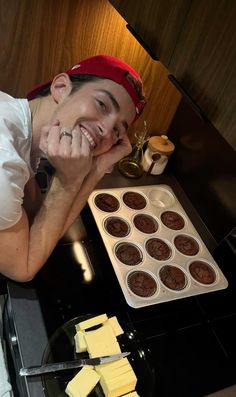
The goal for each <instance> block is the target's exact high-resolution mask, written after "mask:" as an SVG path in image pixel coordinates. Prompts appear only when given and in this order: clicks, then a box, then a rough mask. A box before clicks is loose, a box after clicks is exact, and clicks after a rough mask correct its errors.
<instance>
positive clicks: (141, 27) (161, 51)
mask: <svg viewBox="0 0 236 397" xmlns="http://www.w3.org/2000/svg"><path fill="white" fill-rule="evenodd" d="M110 2H111V3H112V4H113V5H114V6H115V7H116V9H117V10H118V11H119V12H120V13H121V15H122V16H123V17H124V18H125V19H126V21H127V22H128V23H129V24H130V25H131V26H132V28H133V29H134V30H135V32H136V33H138V34H139V36H141V38H142V39H143V40H144V42H145V43H146V44H147V45H148V46H149V47H150V48H151V49H152V51H153V52H154V54H155V56H156V57H157V58H158V59H160V61H161V62H162V63H163V64H164V65H166V66H167V67H168V64H169V62H170V59H171V56H172V54H173V51H174V49H175V46H176V42H177V40H178V36H179V34H180V32H181V30H182V27H183V24H184V21H185V18H186V15H187V14H188V11H189V8H190V5H191V2H192V0H164V1H163V0H128V1H124V0H110Z"/></svg>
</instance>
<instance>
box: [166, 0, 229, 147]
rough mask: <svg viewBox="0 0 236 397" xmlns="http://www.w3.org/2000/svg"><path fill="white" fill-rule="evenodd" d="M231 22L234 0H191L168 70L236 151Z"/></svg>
mask: <svg viewBox="0 0 236 397" xmlns="http://www.w3.org/2000/svg"><path fill="white" fill-rule="evenodd" d="M235 21H236V1H235V0H218V1H215V0H207V1H206V0H193V3H192V7H191V10H190V12H189V14H188V18H187V19H186V21H185V25H184V28H183V31H182V32H181V35H180V37H179V40H178V45H177V47H176V50H175V52H174V55H173V58H172V61H171V63H170V65H169V70H170V71H171V72H172V73H173V74H174V75H175V77H176V78H177V79H178V80H179V81H180V82H181V84H182V85H183V86H184V87H185V88H186V89H187V91H188V92H189V93H190V95H191V96H192V97H193V99H194V100H195V101H196V102H197V103H198V104H199V106H200V107H201V108H202V109H203V111H204V112H205V113H206V114H207V116H208V118H209V119H210V120H211V122H212V123H213V124H214V126H215V127H216V128H217V129H218V131H219V132H220V133H221V135H222V136H223V137H224V138H225V139H226V140H227V141H228V142H229V143H230V144H231V146H233V147H234V149H235V150H236V73H235V71H236V26H235Z"/></svg>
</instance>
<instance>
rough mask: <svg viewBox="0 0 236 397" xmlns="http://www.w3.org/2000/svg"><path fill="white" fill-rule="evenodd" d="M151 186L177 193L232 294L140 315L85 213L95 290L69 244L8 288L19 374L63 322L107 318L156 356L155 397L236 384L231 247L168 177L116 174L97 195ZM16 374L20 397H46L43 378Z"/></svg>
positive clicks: (199, 393)
mask: <svg viewBox="0 0 236 397" xmlns="http://www.w3.org/2000/svg"><path fill="white" fill-rule="evenodd" d="M153 184H168V185H170V186H171V187H172V189H173V190H174V192H175V194H176V196H177V198H178V199H179V201H180V202H181V204H182V206H183V207H184V209H185V211H186V212H187V214H188V216H189V218H190V219H191V221H192V223H193V224H194V226H195V228H196V229H197V231H198V233H199V234H200V235H201V237H202V239H203V241H204V242H205V244H206V246H207V247H208V249H209V251H210V252H211V253H212V255H213V256H214V258H215V260H216V262H217V263H218V265H219V266H220V268H221V270H222V271H223V273H224V274H225V276H226V278H227V279H228V281H229V287H228V288H227V289H226V290H222V291H217V292H212V293H210V294H204V295H199V296H195V297H190V298H184V299H179V300H176V301H172V302H167V303H162V304H157V305H154V306H149V307H146V308H142V309H133V308H131V307H129V306H128V305H127V304H126V302H125V299H124V297H123V294H122V293H121V289H120V287H119V284H118V282H117V279H116V277H115V275H114V271H113V269H112V267H111V264H110V262H109V258H108V257H107V254H106V252H105V250H104V249H100V248H98V247H102V242H101V241H99V239H100V236H99V234H98V233H95V228H96V225H95V224H94V223H93V219H92V216H91V213H90V210H89V208H88V207H85V209H84V210H83V212H82V214H81V219H82V221H83V224H84V226H85V229H86V232H85V235H86V240H87V243H88V246H87V247H86V248H87V250H88V252H89V254H90V255H91V256H90V258H92V266H93V271H94V278H93V280H92V282H90V283H87V284H86V283H84V280H83V277H82V273H81V269H79V268H78V265H76V264H75V263H73V260H72V259H71V241H70V240H69V239H68V237H67V236H65V238H64V239H62V240H61V241H60V243H59V244H58V246H57V247H56V248H55V250H54V252H53V253H52V255H51V257H50V258H49V260H48V262H47V264H46V265H45V267H44V268H43V269H42V270H41V271H40V272H39V274H38V276H37V277H36V279H35V280H34V281H33V282H31V283H26V284H19V283H14V282H8V293H9V299H8V304H7V310H6V314H5V323H6V333H7V335H8V336H9V338H8V339H9V340H10V341H11V353H12V356H13V358H14V366H15V368H16V373H17V372H18V370H19V368H20V367H21V366H22V365H24V366H30V365H39V364H40V363H41V360H42V356H43V352H44V349H45V347H46V345H47V343H48V339H49V337H50V336H51V335H52V334H53V332H54V331H55V330H56V329H57V328H58V327H59V326H60V325H62V324H63V322H66V321H68V320H69V319H71V318H73V317H75V316H79V315H84V314H86V313H92V312H93V313H97V314H98V313H103V312H106V313H111V314H115V315H117V316H118V318H119V319H121V320H122V321H124V322H126V323H127V324H129V325H132V326H133V327H134V328H135V329H136V330H137V332H138V333H139V335H140V337H141V338H142V340H143V342H144V345H145V346H146V348H147V349H148V350H149V351H150V352H151V358H150V362H151V364H152V367H153V368H154V369H155V373H156V376H155V379H156V382H155V391H154V392H153V397H185V396H186V397H203V396H205V395H207V394H209V393H212V392H215V391H217V390H220V389H223V388H224V387H227V386H230V385H232V384H235V383H236V341H235V335H236V303H235V302H236V299H235V298H236V296H235V295H236V269H235V256H234V255H233V252H232V251H231V250H230V249H229V247H228V245H227V243H226V242H224V241H223V242H222V243H221V244H220V245H218V246H217V245H216V242H215V240H214V238H213V237H212V235H211V234H210V233H209V231H208V230H207V228H206V226H205V225H204V224H203V222H202V221H201V219H200V217H199V216H198V214H197V213H196V211H195V209H194V208H193V206H192V205H191V203H190V201H189V199H188V196H187V192H184V191H183V190H182V189H181V187H180V186H179V184H178V182H177V181H176V180H175V179H174V178H173V176H172V175H171V174H168V173H165V175H161V176H144V177H142V178H140V179H137V180H131V179H126V178H124V177H123V176H121V175H120V174H119V172H118V171H117V170H116V169H115V170H114V171H113V173H112V174H107V175H106V176H105V177H104V178H103V180H102V181H100V183H99V185H98V186H97V187H98V188H106V187H109V188H112V187H114V188H115V187H126V186H127V187H128V186H136V185H153ZM83 237H84V236H83ZM11 372H12V379H13V382H14V383H16V385H17V389H18V390H19V396H20V397H22V396H23V397H24V396H30V397H43V396H45V394H44V391H43V387H42V383H41V379H40V378H36V377H32V378H28V379H24V378H21V379H20V378H19V377H18V376H17V375H14V372H13V371H11ZM16 397H17V392H16ZM141 397H149V396H141Z"/></svg>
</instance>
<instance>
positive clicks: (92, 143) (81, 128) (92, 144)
mask: <svg viewBox="0 0 236 397" xmlns="http://www.w3.org/2000/svg"><path fill="white" fill-rule="evenodd" d="M80 131H81V132H82V134H83V135H84V136H85V138H87V140H88V141H89V143H90V146H92V148H95V147H96V143H95V142H94V140H93V138H92V137H91V135H90V134H89V133H88V131H87V130H86V129H85V128H83V127H80Z"/></svg>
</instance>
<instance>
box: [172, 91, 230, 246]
mask: <svg viewBox="0 0 236 397" xmlns="http://www.w3.org/2000/svg"><path fill="white" fill-rule="evenodd" d="M168 136H169V138H170V139H171V140H172V141H173V142H174V144H175V146H176V150H175V152H174V154H173V155H172V157H171V159H170V161H169V168H170V169H171V170H172V171H173V173H174V175H175V177H176V179H177V180H178V182H179V183H180V185H181V186H182V188H183V189H184V191H185V193H186V194H187V195H188V197H189V198H190V200H191V202H192V204H193V205H194V207H195V208H196V210H197V211H198V213H199V215H200V216H201V218H202V220H203V222H204V223H205V224H206V226H207V227H208V229H209V231H210V232H211V233H212V235H213V236H214V238H215V239H216V240H217V241H218V242H220V241H221V240H222V239H223V238H224V237H225V236H226V235H227V234H228V233H229V232H230V231H231V230H232V229H233V228H234V227H235V226H236V152H235V151H234V149H233V148H232V147H231V146H230V145H229V144H228V143H227V142H226V141H225V139H224V138H223V137H222V136H221V135H220V134H219V132H218V131H217V130H216V129H215V128H214V127H213V126H212V125H211V124H210V123H208V122H205V121H203V120H202V119H201V118H200V117H199V116H198V115H197V114H196V113H195V112H194V111H193V110H192V108H191V107H190V105H189V104H188V103H187V102H186V101H185V100H184V99H183V100H182V101H181V103H180V105H179V108H178V110H177V112H176V115H175V117H174V119H173V121H172V124H171V127H170V129H169V132H168Z"/></svg>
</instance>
